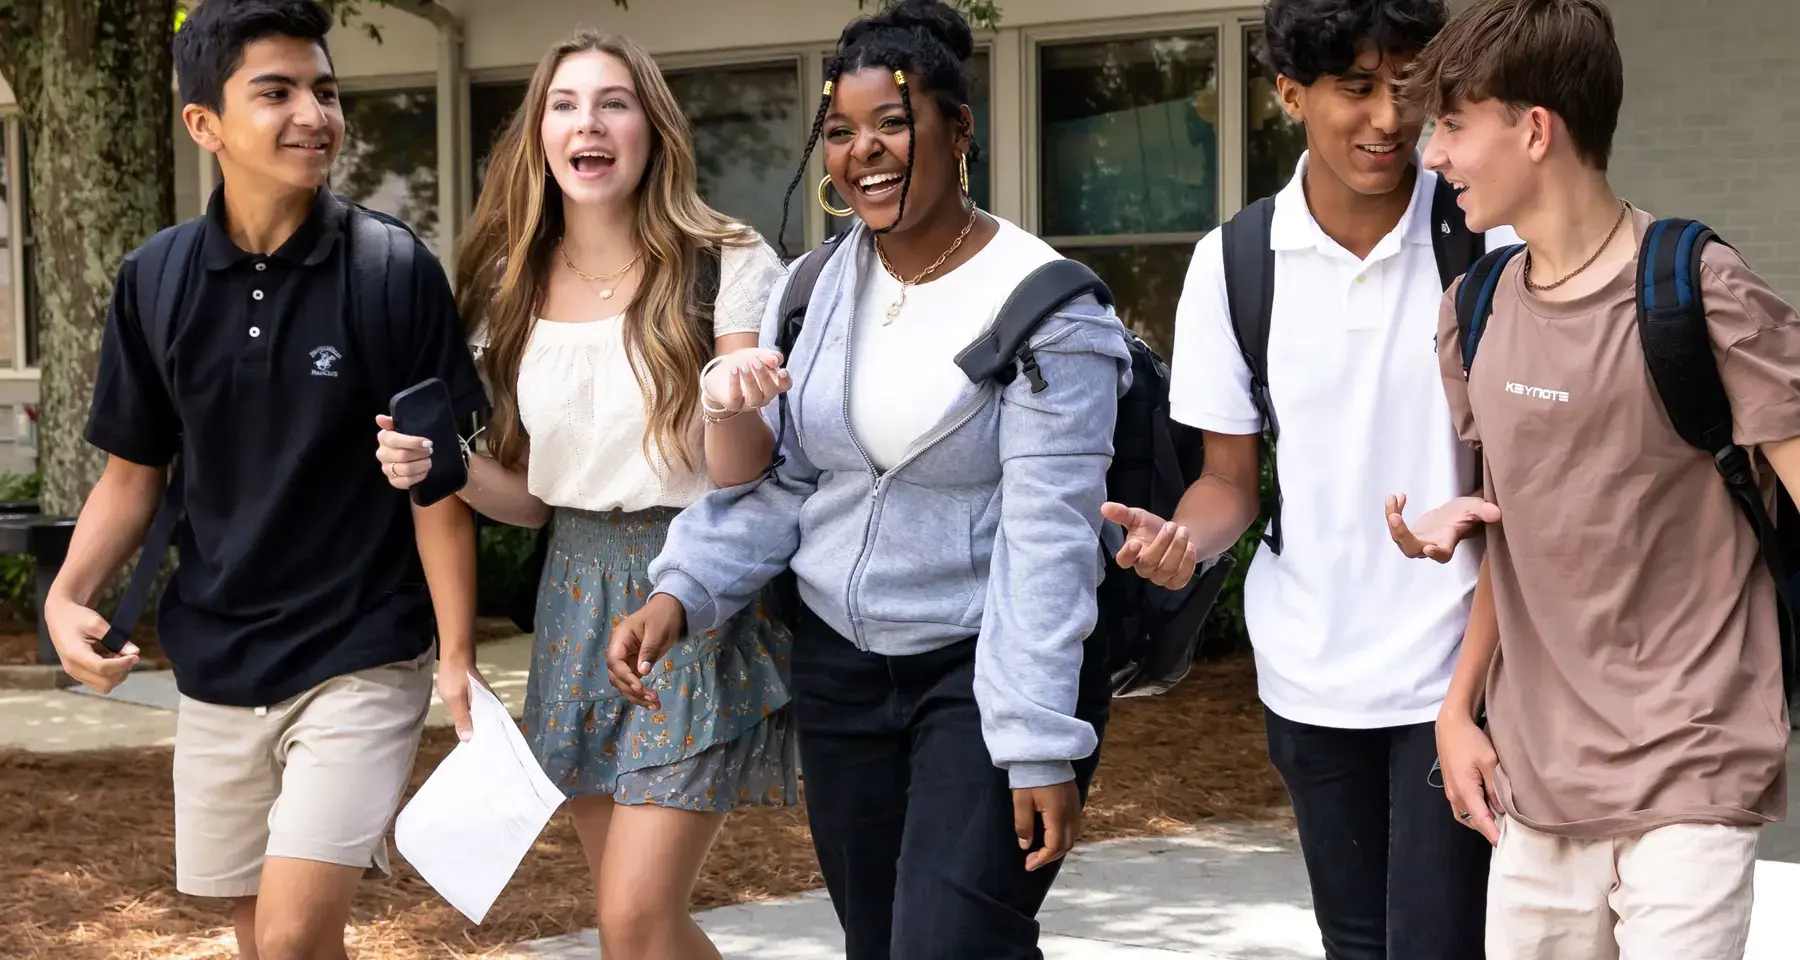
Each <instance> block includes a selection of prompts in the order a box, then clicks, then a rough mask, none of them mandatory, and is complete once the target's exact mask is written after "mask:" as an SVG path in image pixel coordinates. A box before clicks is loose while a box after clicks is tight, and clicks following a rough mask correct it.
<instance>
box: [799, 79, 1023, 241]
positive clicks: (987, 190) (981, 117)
mask: <svg viewBox="0 0 1800 960" xmlns="http://www.w3.org/2000/svg"><path fill="white" fill-rule="evenodd" d="M827 62H829V58H828V59H827ZM993 97H994V90H993V68H992V66H991V64H990V60H989V57H988V52H987V51H986V50H977V51H975V55H974V56H972V57H970V58H969V112H970V113H971V114H974V116H975V142H976V143H977V144H978V145H980V147H981V154H980V156H981V159H979V160H977V161H975V162H974V163H971V164H969V196H971V197H973V198H974V199H975V205H976V206H978V207H980V208H982V209H983V210H990V209H992V206H991V203H992V200H993V186H992V182H991V176H990V172H991V171H992V170H993V168H994V130H993V119H992V117H993ZM913 106H914V107H917V106H918V103H916V102H915V103H914V104H913ZM814 108H815V109H816V102H815V107H814ZM824 148H825V147H824V143H823V142H821V143H820V145H819V146H818V147H816V148H815V150H818V151H823V150H824ZM805 187H806V188H807V189H808V190H813V191H816V190H817V189H818V182H817V181H814V182H813V183H809V184H805ZM826 196H827V197H829V198H830V199H831V203H832V205H833V206H836V207H839V208H842V207H845V206H847V204H845V203H844V201H843V198H842V197H839V196H838V195H837V193H836V191H832V192H830V193H827V194H826ZM817 199H818V194H817V193H816V192H815V193H811V194H809V201H812V202H816V201H817ZM854 222H855V218H853V217H841V218H840V217H829V216H828V217H826V220H825V230H826V232H827V233H829V234H831V235H834V236H835V235H837V234H840V233H843V232H845V231H846V230H849V229H850V224H852V223H854Z"/></svg>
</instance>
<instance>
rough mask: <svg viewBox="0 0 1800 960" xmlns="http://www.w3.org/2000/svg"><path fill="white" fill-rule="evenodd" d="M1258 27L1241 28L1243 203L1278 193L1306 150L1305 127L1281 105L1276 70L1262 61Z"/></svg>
mask: <svg viewBox="0 0 1800 960" xmlns="http://www.w3.org/2000/svg"><path fill="white" fill-rule="evenodd" d="M1267 50H1268V47H1267V45H1266V44H1265V43H1264V37H1263V31H1262V28H1261V27H1249V28H1247V29H1245V31H1244V52H1245V56H1244V121H1245V124H1244V125H1245V127H1246V129H1245V135H1244V202H1245V203H1250V202H1252V201H1255V200H1260V199H1262V198H1263V197H1267V196H1270V195H1272V194H1275V193H1279V192H1280V191H1281V188H1282V187H1284V186H1286V185H1287V182H1288V178H1289V177H1292V176H1293V175H1294V169H1295V167H1296V166H1297V165H1298V164H1299V163H1300V155H1301V154H1302V153H1305V152H1306V128H1305V127H1304V126H1302V125H1300V124H1299V123H1296V122H1295V121H1294V120H1293V119H1292V118H1291V117H1289V116H1288V115H1287V111H1286V110H1285V109H1283V108H1282V106H1281V95H1280V94H1279V93H1277V92H1276V90H1275V72H1274V71H1273V70H1270V69H1269V68H1268V66H1267V65H1265V64H1264V62H1263V56H1264V54H1265V53H1266V52H1267Z"/></svg>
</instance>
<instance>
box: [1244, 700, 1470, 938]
mask: <svg viewBox="0 0 1800 960" xmlns="http://www.w3.org/2000/svg"><path fill="white" fill-rule="evenodd" d="M1264 714H1265V716H1266V717H1267V722H1268V730H1269V759H1270V760H1272V761H1274V764H1275V769H1276V771H1277V772H1279V773H1280V774H1281V779H1282V780H1283V781H1285V782H1286V784H1287V789H1288V795H1289V796H1290V797H1292V798H1293V801H1294V817H1295V819H1296V820H1297V821H1298V823H1299V827H1300V850H1301V852H1302V854H1304V856H1305V858H1306V873H1307V876H1308V877H1309V878H1310V879H1311V881H1312V897H1313V913H1314V914H1315V915H1316V916H1317V917H1318V920H1319V929H1320V931H1321V932H1322V933H1323V934H1324V939H1325V956H1326V958H1327V960H1464V958H1470V960H1479V958H1480V957H1481V956H1482V954H1483V947H1482V933H1483V929H1484V922H1485V919H1486V914H1487V878H1488V857H1489V853H1490V848H1489V847H1488V843H1487V841H1486V840H1484V839H1482V836H1481V834H1479V833H1476V832H1475V831H1473V830H1470V829H1469V828H1468V827H1465V826H1463V825H1462V824H1460V823H1458V822H1456V818H1455V817H1454V816H1453V815H1452V814H1451V812H1450V804H1449V802H1448V801H1447V800H1445V799H1444V789H1443V786H1442V784H1443V778H1442V776H1441V775H1439V774H1436V773H1434V772H1432V765H1433V764H1434V763H1435V762H1436V761H1437V739H1436V736H1435V734H1434V732H1433V725H1432V724H1429V723H1422V724H1417V725H1414V726H1407V727H1389V728H1386V729H1377V730H1342V729H1336V728H1330V727H1315V726H1310V725H1308V724H1303V723H1295V722H1293V721H1291V720H1287V719H1284V718H1282V717H1280V716H1277V715H1276V714H1275V713H1274V712H1273V711H1270V710H1267V709H1266V708H1265V709H1264Z"/></svg>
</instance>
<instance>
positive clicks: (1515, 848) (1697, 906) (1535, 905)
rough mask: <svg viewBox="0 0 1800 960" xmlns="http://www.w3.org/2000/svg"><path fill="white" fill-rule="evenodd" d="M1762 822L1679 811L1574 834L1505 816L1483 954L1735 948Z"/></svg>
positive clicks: (1712, 955)
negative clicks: (1588, 835) (1640, 824)
mask: <svg viewBox="0 0 1800 960" xmlns="http://www.w3.org/2000/svg"><path fill="white" fill-rule="evenodd" d="M1761 832H1762V831H1761V830H1760V829H1758V828H1756V827H1728V826H1723V825H1718V824H1706V823H1676V824H1671V825H1669V826H1665V827H1656V828H1654V829H1652V830H1648V831H1645V832H1643V833H1639V834H1634V835H1630V836H1623V837H1614V838H1608V839H1594V840H1588V839H1581V840H1575V839H1569V838H1564V837H1555V836H1551V835H1549V834H1545V833H1539V832H1537V831H1535V830H1531V829H1528V828H1526V827H1523V826H1520V825H1519V824H1518V823H1516V822H1514V821H1513V820H1512V819H1511V818H1509V817H1502V818H1501V820H1500V846H1499V847H1498V848H1497V849H1495V851H1494V859H1493V866H1492V868H1491V869H1490V871H1489V874H1488V913H1487V955H1488V960H1564V958H1567V957H1580V958H1583V960H1652V958H1654V960H1663V958H1675V957H1679V958H1681V960H1742V957H1743V956H1744V951H1745V947H1746V943H1747V941H1748V937H1749V933H1750V910H1751V906H1752V902H1753V899H1754V897H1753V893H1754V884H1753V879H1754V877H1755V873H1756V842H1757V838H1758V836H1759V835H1760V834H1761Z"/></svg>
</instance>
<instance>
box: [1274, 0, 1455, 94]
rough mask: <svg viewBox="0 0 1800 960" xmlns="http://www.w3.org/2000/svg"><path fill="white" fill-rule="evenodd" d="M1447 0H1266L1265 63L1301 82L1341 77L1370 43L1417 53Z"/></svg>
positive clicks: (1445, 13)
mask: <svg viewBox="0 0 1800 960" xmlns="http://www.w3.org/2000/svg"><path fill="white" fill-rule="evenodd" d="M1449 17H1450V14H1449V9H1448V6H1447V5H1446V3H1445V0H1269V5H1268V6H1267V7H1265V8H1263V36H1264V44H1263V49H1264V50H1265V51H1266V52H1265V54H1264V62H1265V65H1266V66H1267V67H1268V68H1269V69H1270V70H1271V71H1273V72H1274V73H1276V74H1278V75H1280V76H1284V77H1287V78H1288V79H1289V80H1292V81H1294V82H1295V83H1298V84H1300V85H1301V86H1312V84H1313V83H1314V82H1316V81H1317V80H1318V79H1319V78H1320V77H1327V76H1343V75H1344V74H1346V73H1348V72H1350V70H1351V69H1352V68H1353V67H1354V66H1355V65H1356V58H1357V55H1358V54H1360V53H1364V52H1366V51H1367V50H1368V49H1369V48H1371V47H1372V48H1374V49H1375V50H1377V51H1379V52H1380V53H1382V54H1383V55H1384V56H1393V55H1410V54H1416V53H1418V52H1419V51H1421V50H1423V49H1425V45H1426V44H1428V43H1430V42H1431V39H1432V38H1433V37H1435V36H1437V34H1438V31H1440V30H1442V29H1444V24H1445V22H1447V21H1448V20H1449Z"/></svg>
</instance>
